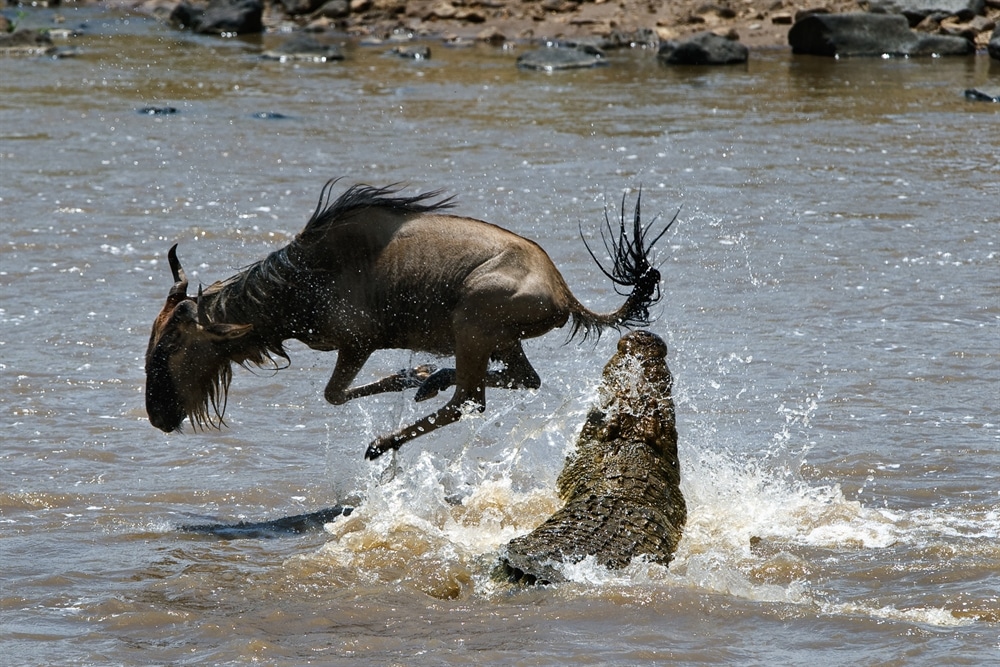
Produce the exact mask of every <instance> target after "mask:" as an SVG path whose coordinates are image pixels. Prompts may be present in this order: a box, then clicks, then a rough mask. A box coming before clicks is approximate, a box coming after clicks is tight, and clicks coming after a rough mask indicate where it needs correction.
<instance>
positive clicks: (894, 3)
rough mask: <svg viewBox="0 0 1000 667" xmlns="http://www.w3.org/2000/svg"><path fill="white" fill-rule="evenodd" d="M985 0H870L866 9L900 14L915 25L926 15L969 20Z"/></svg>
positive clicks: (980, 11)
mask: <svg viewBox="0 0 1000 667" xmlns="http://www.w3.org/2000/svg"><path fill="white" fill-rule="evenodd" d="M985 6H986V2H985V0H871V2H869V4H868V11H870V12H873V13H876V14H902V15H903V16H905V17H906V18H907V20H908V21H909V22H910V26H916V25H917V24H918V23H920V22H921V21H923V20H924V19H925V18H927V17H928V16H932V15H935V14H936V15H939V16H957V17H958V18H959V19H960V20H962V21H971V20H972V17H973V16H976V15H977V14H982V13H983V9H984V8H985Z"/></svg>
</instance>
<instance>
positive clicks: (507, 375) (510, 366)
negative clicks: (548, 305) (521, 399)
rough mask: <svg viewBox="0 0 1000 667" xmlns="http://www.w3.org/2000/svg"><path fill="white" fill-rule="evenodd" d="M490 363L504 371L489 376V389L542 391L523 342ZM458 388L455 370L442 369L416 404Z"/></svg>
mask: <svg viewBox="0 0 1000 667" xmlns="http://www.w3.org/2000/svg"><path fill="white" fill-rule="evenodd" d="M490 361H498V362H500V363H502V364H503V368H500V369H497V370H491V371H489V372H487V373H486V386H487V387H497V388H499V389H538V388H539V387H541V386H542V379H541V378H540V377H538V373H537V372H536V371H535V369H534V368H533V367H532V365H531V362H530V361H528V357H527V356H526V355H525V354H524V348H523V347H522V346H521V341H517V342H516V343H514V345H512V346H510V347H509V348H507V349H504V350H498V351H496V352H494V353H493V354H492V355H490ZM453 384H455V369H454V368H440V369H438V370H436V371H434V373H432V374H431V376H430V377H428V378H427V379H426V380H424V382H423V383H422V384H420V388H419V389H418V390H417V395H416V396H415V397H414V399H413V400H415V401H424V400H427V399H428V398H433V397H434V396H436V395H437V393H438V392H439V391H441V390H443V389H447V388H448V387H450V386H451V385H453Z"/></svg>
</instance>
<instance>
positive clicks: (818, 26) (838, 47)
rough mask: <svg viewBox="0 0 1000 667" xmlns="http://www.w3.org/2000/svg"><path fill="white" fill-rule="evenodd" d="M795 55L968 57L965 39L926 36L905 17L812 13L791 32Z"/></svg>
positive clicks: (970, 48) (969, 48)
mask: <svg viewBox="0 0 1000 667" xmlns="http://www.w3.org/2000/svg"><path fill="white" fill-rule="evenodd" d="M788 43H789V44H790V45H791V47H792V53H796V54H810V55H817V56H834V57H858V56H876V57H877V56H883V55H889V56H930V55H941V56H950V55H968V54H972V53H975V45H974V44H973V43H972V42H970V41H969V40H968V39H965V38H964V37H954V36H950V35H923V34H920V33H916V32H914V31H913V30H910V24H909V23H908V22H907V20H906V17H905V16H903V15H902V14H867V13H863V12H859V13H851V14H809V15H807V16H805V17H804V18H802V19H800V20H799V21H796V23H795V25H793V26H792V28H791V30H789V31H788Z"/></svg>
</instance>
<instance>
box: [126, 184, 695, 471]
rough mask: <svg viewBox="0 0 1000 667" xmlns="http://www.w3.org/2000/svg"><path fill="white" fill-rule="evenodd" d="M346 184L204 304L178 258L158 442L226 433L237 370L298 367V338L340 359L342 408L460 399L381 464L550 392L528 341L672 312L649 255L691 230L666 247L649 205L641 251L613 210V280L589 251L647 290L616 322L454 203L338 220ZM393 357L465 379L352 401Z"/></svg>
mask: <svg viewBox="0 0 1000 667" xmlns="http://www.w3.org/2000/svg"><path fill="white" fill-rule="evenodd" d="M334 183H336V181H335V180H333V181H328V182H327V183H326V185H325V186H324V187H323V190H322V192H321V193H320V197H319V202H318V203H317V205H316V210H315V211H314V212H313V215H312V218H311V219H310V220H309V222H308V224H306V227H305V229H303V230H302V231H301V232H300V233H299V234H298V235H297V236H296V237H295V239H294V240H293V241H292V242H291V243H290V244H288V245H287V246H285V247H284V248H281V249H280V250H276V251H275V252H272V253H271V254H270V255H268V256H267V257H265V258H264V259H262V260H261V261H259V262H257V263H256V264H253V265H251V266H249V267H248V268H246V269H245V270H243V271H242V272H240V273H238V274H237V275H235V276H232V277H231V278H228V279H227V280H224V281H221V282H216V283H214V284H212V285H210V286H209V287H207V288H206V289H204V290H202V289H200V288H199V290H198V296H197V297H194V296H189V295H188V294H187V288H188V281H187V277H186V275H185V274H184V269H183V268H182V267H181V263H180V261H179V260H178V259H177V246H176V245H175V246H173V247H172V248H171V249H170V252H169V253H168V259H169V263H170V269H171V272H172V273H173V278H174V285H173V287H171V288H170V291H169V293H168V295H167V302H166V304H165V305H164V307H163V309H162V310H161V311H160V314H159V315H157V317H156V321H155V322H154V323H153V330H152V333H151V334H150V337H149V347H148V348H147V350H146V412H147V413H148V414H149V421H150V422H151V423H152V424H153V426H156V427H157V428H159V429H161V430H163V431H166V432H168V433H169V432H171V431H176V430H178V429H179V428H180V426H181V423H182V422H183V421H184V418H185V417H186V418H187V419H188V420H189V421H190V422H191V424H192V425H193V426H194V427H195V428H205V427H214V428H221V425H222V424H223V423H224V421H223V415H224V413H225V409H226V398H227V395H228V392H229V383H230V381H231V380H232V365H233V364H240V365H243V366H247V365H250V364H253V365H257V366H263V365H265V364H272V365H274V366H275V367H278V362H277V361H276V358H277V359H282V360H284V362H285V363H286V365H287V362H288V354H287V353H286V352H285V347H284V341H286V340H289V339H293V338H294V339H297V340H300V341H302V342H303V343H305V344H306V345H308V346H309V347H311V348H313V349H316V350H324V351H325V350H337V351H338V356H337V363H336V365H335V366H334V370H333V375H332V377H331V378H330V381H329V382H328V383H327V385H326V390H325V391H324V396H325V398H326V400H327V401H329V402H330V403H333V404H334V405H339V404H341V403H345V402H347V401H350V400H352V399H355V398H359V397H361V396H370V395H372V394H377V393H382V392H390V391H402V390H404V389H407V388H416V389H417V392H416V400H418V401H421V400H425V399H428V398H431V397H433V396H435V395H436V394H437V393H438V392H439V391H441V390H443V389H447V388H448V387H450V386H452V385H455V392H454V394H453V396H452V397H451V399H450V400H449V401H448V402H447V403H445V405H444V406H442V407H441V408H440V409H438V410H437V411H436V412H434V413H432V414H430V415H427V416H426V417H423V418H422V419H419V420H417V421H416V422H415V423H413V424H410V425H408V426H405V427H403V428H401V429H399V430H397V431H396V432H394V433H390V434H389V435H386V436H383V437H381V438H378V439H377V440H375V441H374V442H372V443H371V444H370V445H369V447H368V450H367V452H366V453H365V456H366V458H369V459H374V458H376V457H378V456H380V455H382V454H383V453H385V452H386V451H389V450H393V449H398V448H399V447H400V446H401V445H402V444H403V443H405V442H407V441H409V440H412V439H413V438H416V437H417V436H420V435H423V434H425V433H429V432H431V431H434V430H436V429H438V428H441V427H442V426H445V425H447V424H451V423H453V422H455V421H457V420H458V419H459V418H460V417H461V415H462V414H463V409H465V407H466V406H467V405H471V406H472V407H473V408H474V409H478V410H480V411H482V410H483V409H484V408H485V406H486V387H503V388H509V389H521V388H530V389H534V388H537V387H539V386H540V385H541V379H540V378H539V377H538V374H537V373H536V372H535V369H534V368H532V366H531V363H530V362H529V361H528V358H527V357H526V356H525V354H524V349H523V348H522V346H521V341H522V340H523V339H525V338H534V337H536V336H541V335H543V334H545V333H547V332H548V331H551V330H552V329H554V328H557V327H561V326H563V325H564V324H566V323H567V322H568V321H569V320H570V319H572V329H571V334H570V338H572V337H573V336H574V335H576V334H577V333H582V334H583V336H584V337H586V336H587V335H588V334H590V333H597V334H598V335H599V334H600V331H601V329H603V328H606V327H614V328H620V327H634V326H645V325H647V324H648V323H649V307H650V306H651V305H652V304H654V303H656V302H657V301H658V300H659V299H660V287H659V285H660V273H659V271H658V270H657V269H656V268H655V267H653V266H652V265H651V264H650V257H649V255H650V251H651V249H652V247H653V245H654V244H655V243H656V241H657V240H659V239H660V238H661V237H662V236H663V234H665V233H666V231H667V229H669V228H670V226H671V225H672V224H673V222H674V220H676V219H677V216H676V215H675V216H674V218H673V219H672V220H670V221H669V222H668V223H667V224H666V225H665V226H664V228H663V229H662V230H661V231H660V232H659V234H657V235H655V236H653V235H652V233H651V228H652V224H650V225H647V226H643V225H642V224H641V222H640V220H639V207H640V203H641V197H642V194H641V192H640V194H639V197H638V198H637V199H636V205H635V215H634V217H633V220H632V224H631V227H632V229H631V235H630V234H629V230H628V229H627V225H626V222H625V213H624V205H625V199H624V196H623V197H622V214H621V218H620V221H619V222H618V224H617V225H613V224H612V223H611V221H610V220H609V219H608V215H607V209H605V215H604V218H605V226H603V227H602V229H601V237H602V239H603V241H604V246H605V249H606V250H607V252H608V253H609V255H610V256H611V259H612V264H611V266H610V267H608V268H605V267H604V266H603V265H602V264H601V262H600V260H598V259H597V257H596V255H595V254H594V252H593V251H592V250H591V248H590V246H589V245H587V246H586V247H587V250H588V252H590V255H591V257H593V259H594V261H595V262H597V264H598V266H599V267H600V269H601V271H602V272H603V273H604V275H605V276H607V277H608V278H609V279H610V280H611V281H612V282H613V283H614V285H615V288H616V290H619V294H624V290H625V289H626V288H629V289H630V290H631V291H630V292H628V294H627V297H626V299H625V303H624V304H622V306H621V307H620V308H619V309H618V310H616V311H614V312H611V313H604V314H602V313H595V312H592V311H591V310H589V309H587V308H586V307H585V306H584V305H583V304H581V303H580V302H579V301H578V300H577V299H576V297H574V296H573V294H572V292H570V289H569V287H568V286H567V285H566V281H565V280H563V277H562V275H561V274H560V273H559V271H558V269H556V267H555V265H554V264H553V263H552V260H551V259H549V256H548V255H547V254H546V253H545V251H544V250H542V249H541V248H540V247H539V246H538V245H537V244H536V243H534V242H533V241H529V240H528V239H525V238H523V237H521V236H518V235H517V234H514V233H513V232H510V231H507V230H505V229H503V228H501V227H498V226H496V225H492V224H490V223H487V222H482V221H480V220H475V219H473V218H465V217H460V216H456V215H450V214H447V213H445V211H446V210H447V209H449V208H451V207H452V205H453V204H452V200H451V198H447V199H440V192H439V191H435V192H427V193H423V194H418V195H414V196H410V197H406V196H400V195H399V194H398V193H399V189H398V188H397V187H396V186H389V187H384V188H376V187H371V186H366V185H355V186H352V187H350V188H348V189H347V190H346V191H345V192H344V193H343V194H342V195H341V196H340V197H339V198H337V200H336V201H334V202H333V203H332V204H331V203H330V198H331V191H332V188H333V185H334ZM434 199H437V200H438V201H432V200H434ZM654 222H655V220H654ZM616 226H617V229H616V228H615V227H616ZM581 236H583V234H582V231H581ZM586 243H587V242H586V238H584V244H586ZM383 349H408V350H414V351H420V352H430V353H433V354H437V355H441V356H447V355H454V356H455V368H453V369H452V368H442V369H435V368H434V367H432V366H419V367H417V368H413V369H408V370H404V371H399V372H398V373H394V374H392V375H389V376H388V377H385V378H383V379H381V380H378V381H375V382H372V383H370V384H365V385H361V386H357V387H351V386H350V385H351V382H352V381H353V380H354V378H355V377H356V376H357V374H358V372H359V371H360V370H361V367H362V366H363V365H364V363H365V361H367V360H368V358H369V356H371V354H372V353H373V352H375V351H376V350H383ZM491 362H493V364H494V369H490V364H491Z"/></svg>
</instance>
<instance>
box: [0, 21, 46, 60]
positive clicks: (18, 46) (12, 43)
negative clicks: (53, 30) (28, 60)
mask: <svg viewBox="0 0 1000 667" xmlns="http://www.w3.org/2000/svg"><path fill="white" fill-rule="evenodd" d="M55 53H56V46H55V44H53V43H52V38H51V37H49V35H48V33H47V32H45V31H44V30H31V29H28V28H21V29H20V30H16V31H14V32H11V33H0V54H2V55H7V56H50V55H53V54H55Z"/></svg>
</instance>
